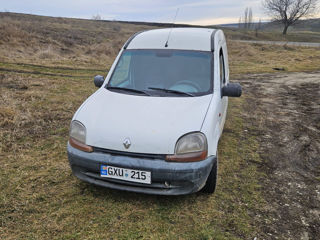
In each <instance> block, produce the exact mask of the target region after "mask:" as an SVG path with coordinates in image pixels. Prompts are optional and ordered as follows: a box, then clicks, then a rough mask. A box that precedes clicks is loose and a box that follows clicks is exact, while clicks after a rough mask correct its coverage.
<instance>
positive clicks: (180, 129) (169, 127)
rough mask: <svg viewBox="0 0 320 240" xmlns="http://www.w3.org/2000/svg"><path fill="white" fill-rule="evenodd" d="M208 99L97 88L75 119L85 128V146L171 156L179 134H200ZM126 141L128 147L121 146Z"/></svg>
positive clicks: (207, 97) (204, 97)
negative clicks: (118, 91) (149, 94)
mask: <svg viewBox="0 0 320 240" xmlns="http://www.w3.org/2000/svg"><path fill="white" fill-rule="evenodd" d="M211 97H212V95H206V96H201V97H150V96H137V95H128V94H122V93H117V92H112V91H109V90H107V89H100V90H98V91H97V92H96V93H95V94H93V95H92V96H91V97H90V98H89V99H88V100H87V101H86V102H85V103H84V104H83V105H82V106H81V108H80V109H79V110H78V112H77V114H76V115H75V117H74V120H78V121H80V122H81V123H83V124H84V126H85V127H86V132H87V136H86V144H87V145H90V146H94V147H99V148H105V149H110V150H117V151H126V152H135V153H150V154H173V153H174V148H175V144H176V142H177V140H178V139H179V138H180V137H181V136H182V135H184V134H186V133H189V132H194V131H200V129H201V125H202V123H203V120H204V118H205V115H206V112H207V109H208V106H209V104H210V100H211ZM126 139H129V140H130V143H131V145H130V147H129V148H125V146H124V141H125V140H126Z"/></svg>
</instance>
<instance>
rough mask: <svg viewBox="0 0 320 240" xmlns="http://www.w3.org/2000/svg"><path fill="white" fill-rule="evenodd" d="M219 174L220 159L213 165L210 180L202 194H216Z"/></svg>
mask: <svg viewBox="0 0 320 240" xmlns="http://www.w3.org/2000/svg"><path fill="white" fill-rule="evenodd" d="M217 173H218V158H217V159H216V161H215V162H214V163H213V166H212V169H211V171H210V174H209V176H208V179H207V181H206V184H205V185H204V187H203V188H202V190H201V191H202V192H204V193H210V194H212V193H214V191H215V190H216V185H217Z"/></svg>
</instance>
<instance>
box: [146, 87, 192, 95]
mask: <svg viewBox="0 0 320 240" xmlns="http://www.w3.org/2000/svg"><path fill="white" fill-rule="evenodd" d="M148 89H151V90H159V91H163V92H167V93H176V94H184V95H188V96H190V97H194V95H193V94H191V93H187V92H182V91H178V90H173V89H166V88H156V87H149V88H148Z"/></svg>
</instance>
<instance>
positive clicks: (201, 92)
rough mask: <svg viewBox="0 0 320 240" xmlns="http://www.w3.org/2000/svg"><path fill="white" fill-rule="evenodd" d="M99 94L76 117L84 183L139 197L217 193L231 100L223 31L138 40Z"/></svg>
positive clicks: (74, 138)
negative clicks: (220, 148)
mask: <svg viewBox="0 0 320 240" xmlns="http://www.w3.org/2000/svg"><path fill="white" fill-rule="evenodd" d="M94 83H95V85H96V86H97V87H99V89H98V90H97V91H96V92H95V93H94V94H93V95H92V96H90V97H89V98H88V99H87V100H86V101H85V102H84V103H83V104H82V105H81V107H80V108H79V109H78V110H77V112H76V113H75V115H74V117H73V119H72V122H71V129H70V139H69V142H68V149H67V150H68V158H69V162H70V166H71V169H72V171H73V173H74V175H76V176H77V177H78V178H80V179H81V180H84V181H86V182H89V183H93V184H96V185H100V186H104V187H109V188H113V189H120V190H127V191H133V192H141V193H149V194H163V195H179V194H188V193H192V192H196V191H199V190H201V189H203V191H205V192H208V193H213V192H214V191H215V187H216V179H217V162H218V158H217V147H218V142H219V138H220V136H221V134H222V130H223V126H224V122H225V119H226V114H227V105H228V96H229V97H240V96H241V86H240V85H239V84H231V83H229V68H228V55H227V45H226V40H225V37H224V34H223V32H222V31H221V30H215V29H206V28H172V29H158V30H149V31H144V32H140V33H137V34H135V35H134V36H132V37H131V38H130V39H129V40H128V41H127V42H126V43H125V45H124V46H123V48H122V49H121V51H120V53H119V55H118V57H117V58H116V60H115V62H114V64H113V65H112V67H111V69H110V71H109V73H108V76H107V77H106V79H104V78H103V77H102V76H96V77H95V79H94Z"/></svg>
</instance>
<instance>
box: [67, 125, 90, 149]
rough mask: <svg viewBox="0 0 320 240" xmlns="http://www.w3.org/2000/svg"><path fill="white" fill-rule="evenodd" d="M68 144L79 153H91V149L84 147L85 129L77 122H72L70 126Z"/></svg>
mask: <svg viewBox="0 0 320 240" xmlns="http://www.w3.org/2000/svg"><path fill="white" fill-rule="evenodd" d="M69 143H70V145H71V146H72V147H74V148H77V149H79V150H81V151H85V152H92V151H93V149H92V147H90V146H88V145H86V144H85V143H86V128H85V126H84V125H83V124H82V123H81V122H79V121H76V120H75V121H72V122H71V126H70V139H69Z"/></svg>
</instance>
